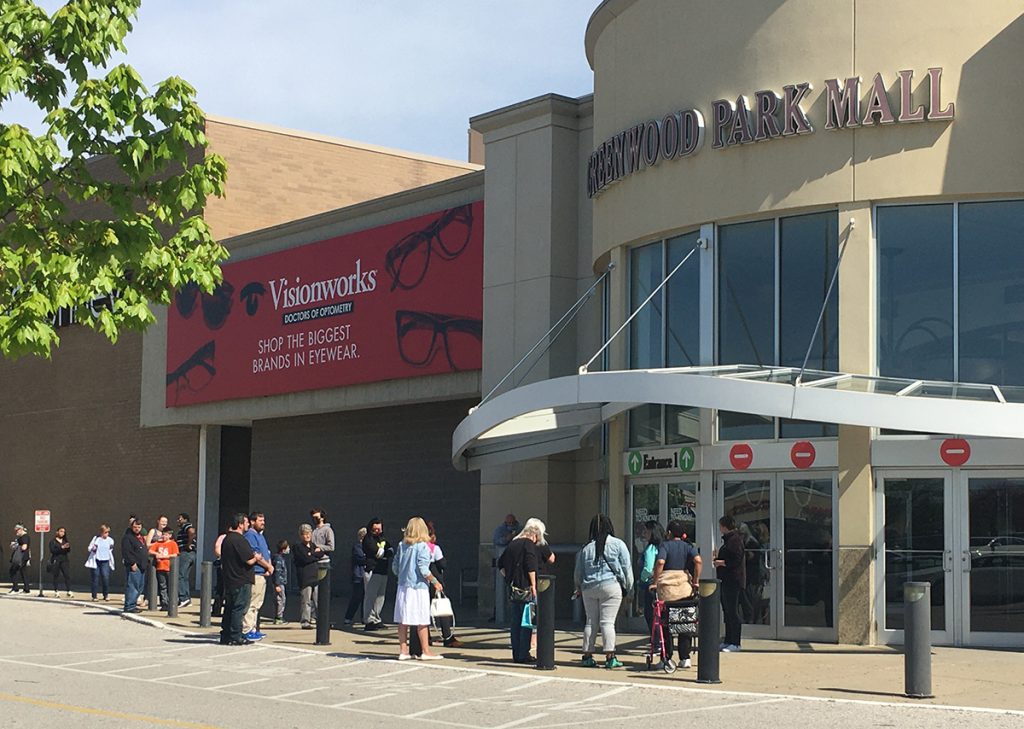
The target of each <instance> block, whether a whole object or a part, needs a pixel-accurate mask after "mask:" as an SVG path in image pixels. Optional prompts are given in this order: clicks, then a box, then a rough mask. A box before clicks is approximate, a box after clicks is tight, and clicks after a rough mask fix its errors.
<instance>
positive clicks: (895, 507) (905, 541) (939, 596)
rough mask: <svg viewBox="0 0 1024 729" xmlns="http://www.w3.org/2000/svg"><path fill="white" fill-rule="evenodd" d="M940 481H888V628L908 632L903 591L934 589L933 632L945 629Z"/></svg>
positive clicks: (942, 511) (943, 502)
mask: <svg viewBox="0 0 1024 729" xmlns="http://www.w3.org/2000/svg"><path fill="white" fill-rule="evenodd" d="M943 488H944V483H943V480H942V479H941V478H906V479H890V478H887V479H885V485H884V493H885V627H886V629H888V630H903V585H904V583H906V582H928V583H930V584H931V599H932V629H933V630H945V629H946V600H945V589H946V587H945V585H946V579H945V571H944V569H943V564H942V558H943V551H944V550H945V548H946V537H945V526H944V524H945V521H944V512H945V497H944V494H943Z"/></svg>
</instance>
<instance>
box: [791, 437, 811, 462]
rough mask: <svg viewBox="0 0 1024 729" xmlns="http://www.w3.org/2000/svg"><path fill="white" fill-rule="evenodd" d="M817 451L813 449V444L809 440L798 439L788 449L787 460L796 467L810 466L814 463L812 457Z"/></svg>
mask: <svg viewBox="0 0 1024 729" xmlns="http://www.w3.org/2000/svg"><path fill="white" fill-rule="evenodd" d="M817 455H818V452H817V451H815V450H814V444H813V443H811V442H810V441H809V440H798V441H797V442H796V443H794V444H793V447H792V448H791V449H790V450H789V460H791V461H792V462H793V465H794V466H796V467H797V468H810V467H811V466H813V465H814V459H815V457H817Z"/></svg>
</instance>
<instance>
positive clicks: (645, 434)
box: [629, 403, 661, 448]
mask: <svg viewBox="0 0 1024 729" xmlns="http://www.w3.org/2000/svg"><path fill="white" fill-rule="evenodd" d="M629 445H630V447H631V448H638V447H643V446H652V445H661V405H652V404H650V403H648V404H647V405H641V406H640V407H636V408H633V409H632V410H630V411H629Z"/></svg>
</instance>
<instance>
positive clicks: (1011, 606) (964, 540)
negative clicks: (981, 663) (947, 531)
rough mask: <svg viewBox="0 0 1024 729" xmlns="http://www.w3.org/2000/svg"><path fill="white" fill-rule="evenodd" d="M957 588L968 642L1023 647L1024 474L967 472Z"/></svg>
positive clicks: (963, 479)
mask: <svg viewBox="0 0 1024 729" xmlns="http://www.w3.org/2000/svg"><path fill="white" fill-rule="evenodd" d="M960 487H961V488H960V492H961V498H960V499H959V500H958V501H959V506H960V507H961V509H962V510H964V513H965V514H966V518H963V519H958V520H957V522H958V523H959V524H960V526H961V529H960V530H959V531H960V535H959V536H960V538H961V545H960V546H961V548H960V550H959V559H956V560H954V563H955V564H957V565H958V568H959V569H958V575H957V577H958V578H959V580H960V581H961V582H962V583H963V584H962V587H961V588H960V589H959V590H958V591H957V592H958V594H959V595H960V597H961V599H960V601H959V602H960V608H961V611H962V614H963V619H962V620H959V621H958V623H959V624H960V625H961V627H962V642H963V643H964V644H966V645H993V646H1000V647H1003V646H1021V645H1024V476H1021V475H1019V474H1018V475H1015V476H1001V475H997V474H991V473H969V472H968V473H964V474H962V475H961V483H960Z"/></svg>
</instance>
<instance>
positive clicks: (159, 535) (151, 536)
mask: <svg viewBox="0 0 1024 729" xmlns="http://www.w3.org/2000/svg"><path fill="white" fill-rule="evenodd" d="M170 523H171V520H170V519H168V518H167V517H166V516H164V515H163V514H161V515H160V516H158V517H157V518H156V525H155V526H154V527H153V528H152V529H150V530H149V531H148V532H146V549H149V547H150V545H152V544H153V542H159V541H161V540H162V539H163V534H164V531H165V530H166V529H167V527H168V524H170Z"/></svg>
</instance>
